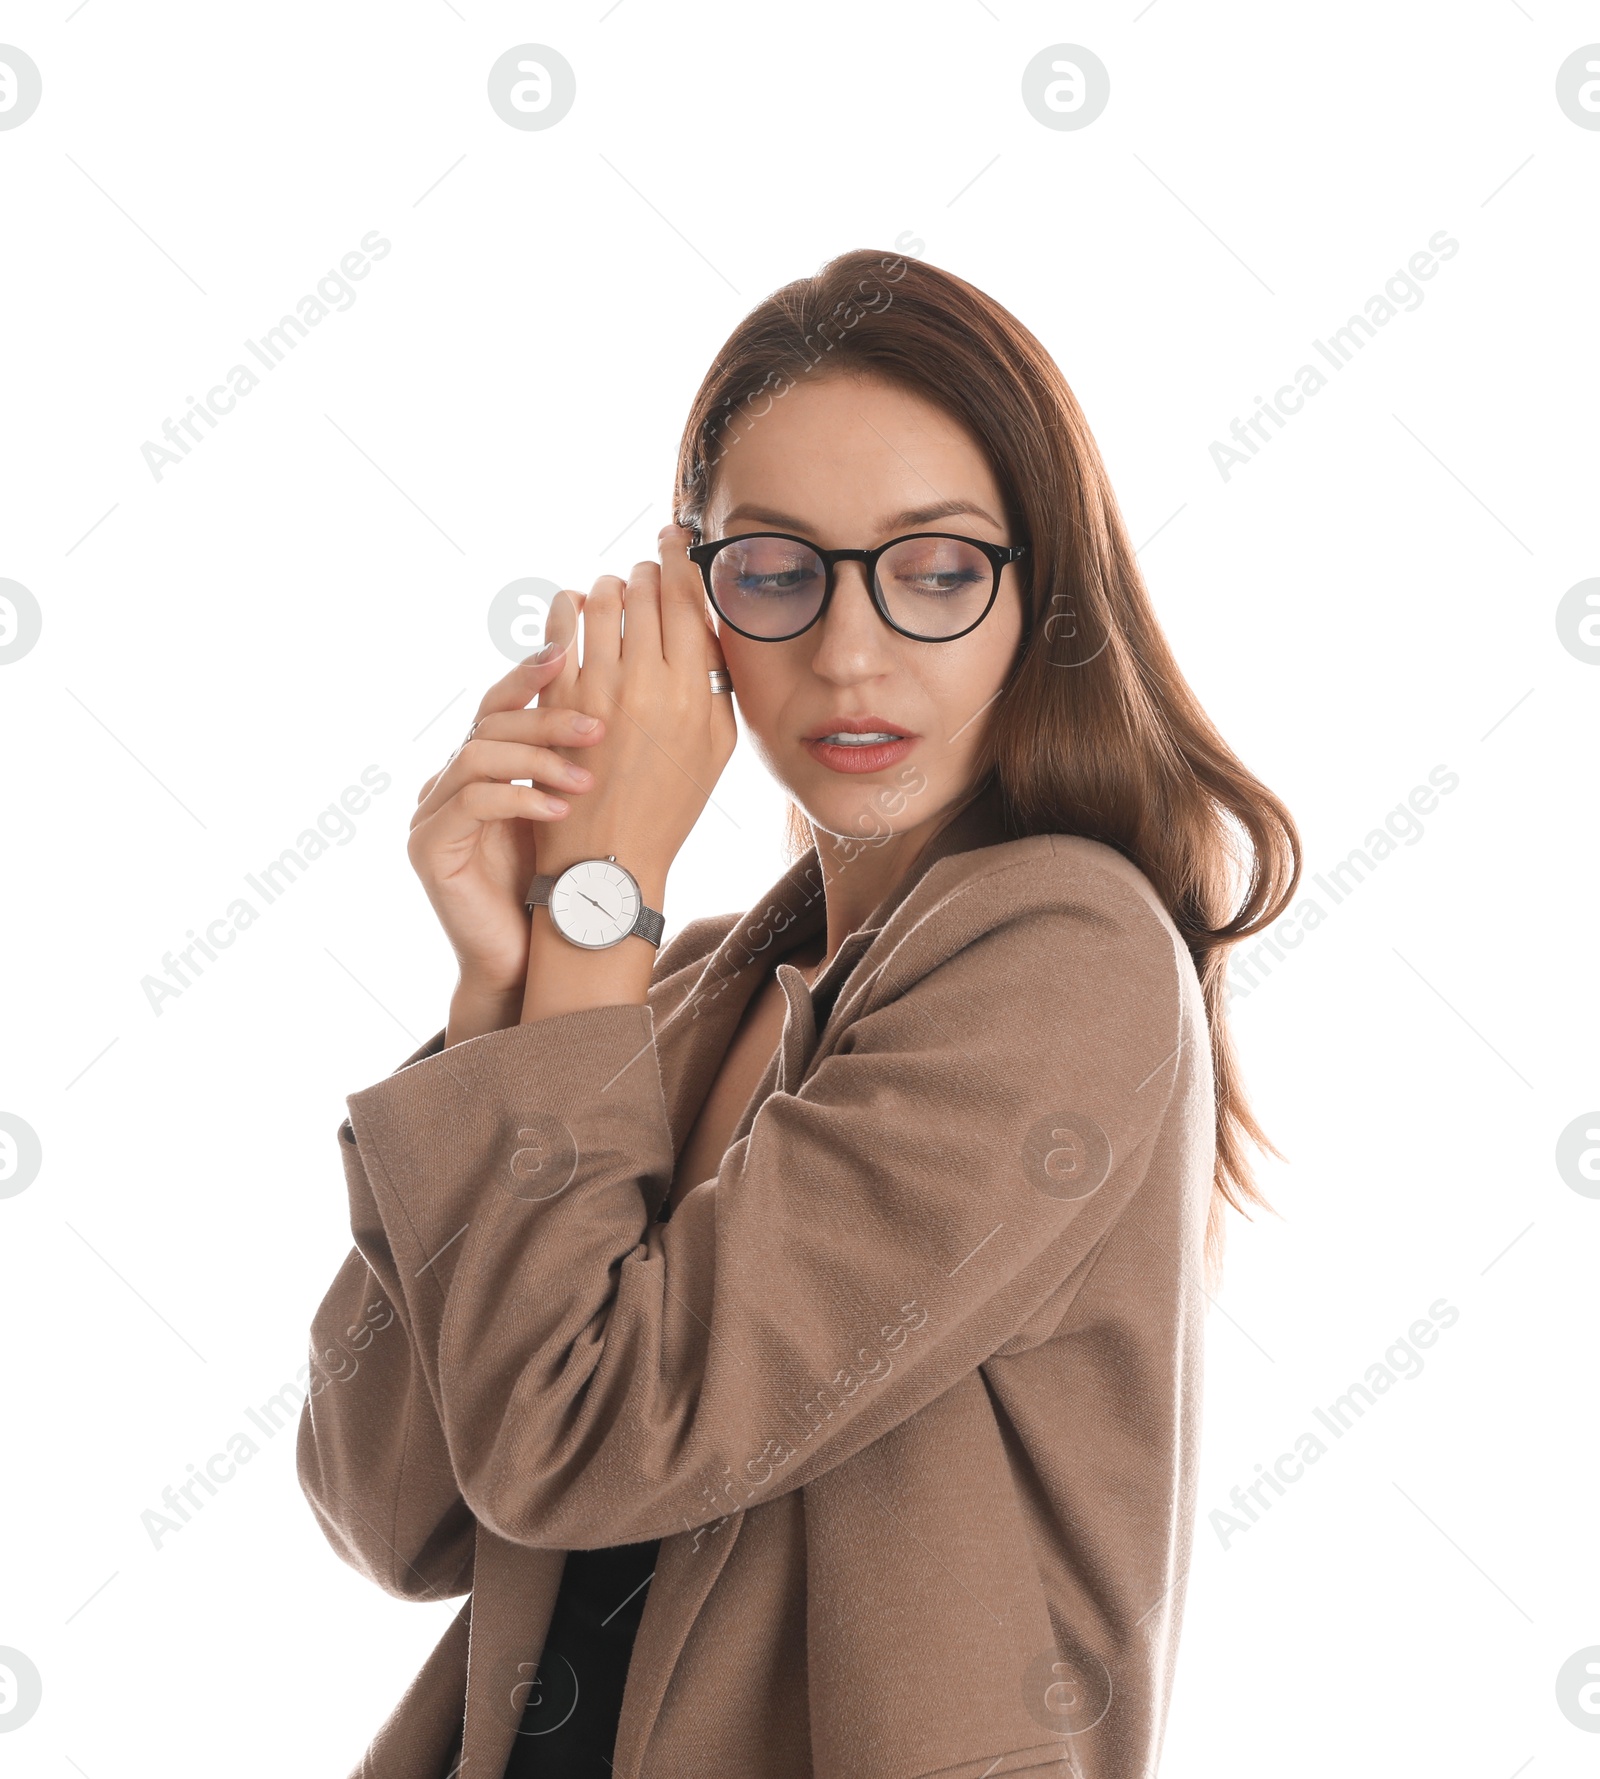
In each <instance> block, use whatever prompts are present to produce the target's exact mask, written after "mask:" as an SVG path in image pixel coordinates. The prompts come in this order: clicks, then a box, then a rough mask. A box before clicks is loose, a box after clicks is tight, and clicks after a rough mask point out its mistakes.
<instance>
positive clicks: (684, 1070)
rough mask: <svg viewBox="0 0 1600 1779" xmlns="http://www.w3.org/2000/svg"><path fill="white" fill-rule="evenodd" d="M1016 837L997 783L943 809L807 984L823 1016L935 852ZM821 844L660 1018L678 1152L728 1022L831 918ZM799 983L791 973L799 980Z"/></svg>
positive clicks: (729, 1031)
mask: <svg viewBox="0 0 1600 1779" xmlns="http://www.w3.org/2000/svg"><path fill="white" fill-rule="evenodd" d="M1010 838H1014V836H1013V835H1011V834H1010V833H1008V831H1007V830H1006V828H1005V826H1004V823H1003V821H1002V819H1001V817H1000V814H999V804H998V798H997V796H996V795H995V794H994V786H993V781H992V779H991V780H986V781H985V783H984V785H983V786H982V787H981V788H980V789H979V790H978V791H977V792H976V793H974V794H973V795H972V796H971V797H969V798H968V799H966V800H965V801H964V802H963V803H962V804H961V805H959V806H958V807H957V808H956V809H955V810H954V811H953V812H951V813H950V814H949V815H947V816H946V818H945V819H944V820H943V821H942V822H941V823H940V825H939V827H938V828H937V829H936V830H935V831H934V832H933V834H931V835H930V836H929V837H928V839H927V840H926V841H925V842H924V844H923V847H922V850H921V852H920V853H919V854H918V855H917V857H916V858H915V859H914V860H913V861H912V864H911V866H910V868H909V869H908V870H906V871H905V872H904V873H903V874H902V875H901V877H900V879H899V881H898V882H896V884H895V885H894V887H893V888H892V889H890V890H889V891H888V892H887V893H886V894H885V895H884V896H883V898H882V899H881V900H880V901H879V903H878V904H877V906H876V907H875V908H874V909H873V910H872V911H871V913H870V914H869V915H868V916H867V918H866V919H865V920H864V921H863V922H862V924H861V925H860V926H859V927H857V928H856V929H855V930H854V931H853V932H852V933H850V934H849V935H848V936H847V937H846V938H845V940H844V942H843V944H842V945H841V946H840V947H839V950H838V951H837V953H836V954H835V955H834V957H833V958H832V959H831V960H830V961H829V964H828V966H827V968H826V969H825V970H824V971H823V972H822V974H821V975H820V976H819V977H818V978H817V979H816V981H815V982H813V983H812V984H811V993H810V996H809V997H808V998H809V999H810V1000H811V1001H812V1002H813V1003H814V1007H815V1010H816V1013H817V1015H818V1016H819V1019H820V1020H821V1021H826V1018H827V1015H828V1012H829V1011H830V1010H831V1009H832V1007H833V1004H834V1001H835V999H836V998H837V995H838V991H839V989H840V988H841V987H842V985H843V984H844V982H845V980H846V978H847V977H848V976H849V975H850V972H851V971H852V970H853V969H854V968H855V966H856V964H857V963H859V962H860V960H861V957H862V955H863V954H864V953H865V952H866V951H867V950H868V949H869V947H870V946H871V945H872V942H873V940H874V939H876V938H877V936H878V934H879V933H880V932H881V931H882V930H883V928H884V927H885V926H886V925H887V924H888V922H889V920H890V918H891V916H892V915H893V914H894V911H895V909H896V908H898V907H899V906H900V904H901V903H902V902H903V901H904V900H905V898H906V897H907V896H908V895H909V894H910V893H911V890H912V889H913V888H914V887H915V885H916V884H917V882H918V881H919V880H920V879H921V878H922V876H923V874H924V873H925V872H927V871H928V870H930V869H931V868H932V867H933V866H934V865H936V864H937V863H938V862H939V861H940V860H941V859H945V858H949V857H950V856H951V855H952V854H954V853H959V852H968V851H971V850H973V849H975V848H977V847H982V846H992V845H995V844H998V843H999V842H1001V841H1004V840H1007V839H1010ZM827 915H828V909H827V899H826V895H825V891H824V885H823V878H822V869H821V865H820V862H819V858H818V849H817V847H816V845H815V844H814V843H813V844H812V845H811V846H809V847H807V849H806V850H805V852H803V853H802V854H801V855H800V857H799V858H797V859H795V860H794V862H793V863H792V864H790V865H789V866H787V867H786V868H785V869H784V870H783V871H782V872H781V873H780V874H779V876H778V877H777V878H776V879H775V880H774V882H773V883H772V884H771V885H770V886H769V887H768V889H767V890H766V892H765V893H764V894H763V895H761V896H760V897H759V898H758V899H757V900H756V901H755V903H754V904H753V905H752V906H751V907H750V909H749V910H748V911H747V912H746V913H745V914H743V915H741V916H740V918H739V919H738V920H736V921H735V922H734V924H733V926H732V927H731V928H730V929H729V931H728V933H727V934H726V936H725V937H724V938H723V940H722V942H721V943H720V944H719V945H718V946H717V947H716V949H715V950H714V951H713V952H712V953H711V955H710V956H709V957H708V958H707V959H706V961H705V963H704V965H703V966H702V967H701V971H700V974H699V976H698V978H697V979H696V981H695V985H694V987H693V988H692V989H691V990H690V991H689V993H688V995H687V996H686V997H685V999H684V1000H683V1001H682V1002H681V1003H680V1004H679V1005H678V1006H677V1007H676V1008H674V1010H673V1011H672V1013H670V1014H669V1015H667V1016H666V1017H665V1018H664V1019H663V1020H662V1021H661V1022H660V1023H659V1025H658V1028H657V1035H658V1037H659V1038H660V1039H662V1040H663V1041H662V1043H661V1045H660V1046H659V1056H660V1061H661V1069H662V1075H663V1085H664V1087H665V1089H666V1096H667V1110H668V1118H669V1123H670V1125H671V1128H672V1137H673V1146H674V1148H675V1149H677V1150H681V1148H682V1146H683V1144H684V1143H685V1141H687V1138H688V1134H689V1126H690V1125H691V1124H692V1122H693V1121H694V1119H695V1117H696V1116H697V1115H698V1113H699V1110H700V1106H701V1104H702V1103H703V1101H704V1099H705V1096H706V1093H707V1091H708V1087H709V1084H710V1081H711V1079H712V1077H713V1076H714V1075H715V1073H716V1070H717V1068H718V1066H719V1065H720V1063H721V1060H722V1057H723V1055H724V1054H725V1052H726V1050H727V1046H728V1044H729V1042H730V1041H731V1039H732V1036H733V1032H734V1028H735V1027H736V1026H737V1024H738V1022H739V1018H740V1016H741V1014H742V1013H743V1012H744V1009H745V1007H746V1006H747V1004H748V1003H749V1001H750V998H751V996H752V995H753V994H754V993H755V990H756V988H757V986H758V985H759V984H760V983H761V981H762V980H763V979H764V977H765V975H766V973H767V971H768V970H769V969H770V968H771V967H772V960H773V958H774V956H779V957H781V956H782V955H783V953H785V952H787V951H791V950H793V949H794V947H795V946H796V945H798V944H800V943H802V942H803V941H804V940H806V939H808V938H810V937H812V936H813V935H814V934H816V933H818V932H820V931H822V930H823V929H824V928H825V927H826V925H827ZM798 980H799V978H798V976H797V981H798Z"/></svg>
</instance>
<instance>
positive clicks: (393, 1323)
mask: <svg viewBox="0 0 1600 1779" xmlns="http://www.w3.org/2000/svg"><path fill="white" fill-rule="evenodd" d="M733 918H735V917H731V916H727V915H721V916H711V917H703V918H701V919H699V920H694V921H690V922H689V923H688V924H687V925H686V926H685V927H684V928H683V929H682V930H681V931H680V932H679V933H677V934H676V935H675V936H674V938H673V939H672V940H671V941H670V942H669V944H668V945H667V946H666V947H665V948H664V949H663V950H662V952H661V954H660V956H659V957H658V958H657V959H656V971H655V975H656V977H657V979H658V980H660V981H662V982H670V981H671V980H672V978H673V977H674V976H676V975H678V974H679V973H680V972H681V971H682V970H684V969H685V967H686V966H688V965H690V964H691V963H692V961H693V960H694V959H695V958H697V957H698V956H700V955H701V954H702V953H703V952H704V951H706V950H709V949H710V948H711V947H712V946H713V945H714V943H715V941H716V940H718V939H720V938H721V937H722V935H723V934H724V933H725V932H726V931H727V929H728V927H729V925H730V924H731V921H732V919H733ZM443 1048H444V1032H443V1031H438V1032H435V1033H434V1035H433V1036H432V1037H431V1038H430V1039H429V1040H428V1042H427V1043H426V1044H423V1045H421V1046H420V1047H419V1048H418V1049H416V1050H414V1051H413V1052H412V1053H411V1055H410V1056H408V1057H407V1058H406V1060H405V1061H404V1062H403V1063H401V1064H400V1066H399V1068H398V1069H397V1070H396V1071H395V1073H396V1075H397V1076H398V1075H399V1074H401V1073H403V1072H404V1071H405V1070H407V1069H409V1068H411V1067H412V1066H413V1065H415V1064H416V1063H418V1062H420V1061H421V1059H422V1058H424V1057H430V1056H438V1055H439V1053H440V1052H441V1051H442V1050H443ZM339 1138H340V1143H339V1152H340V1155H341V1157H342V1158H343V1162H344V1174H345V1189H346V1193H347V1196H348V1199H349V1206H350V1229H351V1234H352V1235H353V1237H354V1239H355V1245H354V1246H353V1247H352V1248H351V1249H350V1251H349V1253H348V1254H347V1255H346V1256H345V1258H344V1261H343V1264H342V1265H341V1266H340V1267H339V1270H338V1272H337V1273H336V1274H335V1276H334V1280H333V1283H332V1284H331V1285H330V1286H329V1288H328V1291H327V1294H326V1295H325V1296H324V1298H323V1300H322V1302H321V1304H320V1305H319V1307H318V1309H317V1311H316V1314H315V1316H314V1317H313V1318H312V1323H311V1351H310V1357H309V1363H308V1364H307V1365H306V1366H305V1367H304V1368H303V1369H304V1370H305V1371H306V1372H307V1374H308V1382H307V1393H306V1399H305V1401H304V1403H302V1405H301V1410H300V1426H299V1432H298V1438H297V1449H296V1464H297V1470H298V1474H299V1479H300V1487H301V1490H302V1492H303V1493H304V1495H305V1497H306V1499H307V1501H308V1502H309V1504H310V1506H311V1510H312V1512H313V1514H314V1515H315V1516H316V1519H317V1522H318V1524H319V1525H320V1526H321V1527H322V1530H323V1533H324V1535H325V1536H326V1537H327V1540H328V1542H329V1544H331V1545H332V1547H333V1548H334V1550H335V1551H336V1552H337V1553H338V1554H339V1555H340V1556H341V1557H342V1558H343V1559H344V1560H345V1562H347V1563H349V1564H350V1566H351V1567H352V1568H353V1569H355V1570H357V1571H358V1572H359V1573H361V1574H362V1575H365V1576H366V1577H367V1578H368V1580H370V1581H373V1582H375V1583H376V1584H377V1585H378V1586H379V1587H381V1588H382V1589H383V1590H384V1591H385V1592H386V1593H390V1594H393V1595H395V1596H396V1597H398V1598H400V1599H405V1600H443V1599H449V1598H451V1597H453V1596H455V1595H458V1594H464V1593H467V1592H468V1591H469V1590H470V1589H471V1587H472V1579H473V1577H472V1570H473V1557H474V1553H475V1548H476V1535H477V1521H476V1518H475V1517H474V1515H473V1512H472V1509H471V1508H470V1507H469V1506H468V1505H467V1503H466V1501H465V1500H464V1499H463V1497H462V1494H461V1491H460V1489H459V1488H458V1487H457V1484H456V1478H455V1472H454V1469H453V1466H452V1461H451V1454H450V1449H449V1446H448V1445H447V1443H446V1441H445V1437H444V1431H443V1427H442V1425H441V1423H440V1415H439V1404H438V1401H437V1398H436V1397H435V1395H434V1393H433V1383H432V1381H431V1380H430V1376H429V1372H428V1369H427V1368H426V1367H425V1366H423V1365H422V1364H421V1363H420V1362H419V1350H418V1345H417V1340H416V1329H415V1328H414V1326H413V1324H412V1321H411V1312H410V1306H409V1303H408V1300H407V1296H406V1293H405V1291H404V1290H403V1289H402V1288H401V1283H400V1274H399V1271H398V1267H397V1262H396V1259H395V1254H394V1250H393V1249H392V1247H391V1246H390V1242H389V1237H388V1234H387V1232H386V1230H385V1228H384V1224H383V1219H382V1218H381V1217H380V1215H379V1214H378V1207H377V1203H376V1201H375V1200H374V1198H373V1195H372V1188H371V1186H370V1184H369V1183H368V1179H367V1172H366V1169H365V1167H364V1166H363V1164H362V1162H361V1159H360V1157H359V1155H358V1153H357V1150H356V1146H355V1141H356V1140H355V1133H354V1131H353V1130H352V1129H351V1126H350V1123H349V1121H348V1120H347V1121H346V1122H345V1123H344V1124H343V1125H341V1126H340V1130H339Z"/></svg>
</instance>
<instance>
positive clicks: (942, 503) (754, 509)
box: [723, 500, 1005, 536]
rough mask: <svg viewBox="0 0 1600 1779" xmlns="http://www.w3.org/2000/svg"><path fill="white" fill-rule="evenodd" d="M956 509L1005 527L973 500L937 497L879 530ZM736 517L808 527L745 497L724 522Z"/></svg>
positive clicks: (924, 521) (945, 516)
mask: <svg viewBox="0 0 1600 1779" xmlns="http://www.w3.org/2000/svg"><path fill="white" fill-rule="evenodd" d="M955 513H971V514H973V515H974V516H975V517H976V518H979V519H986V520H988V522H989V523H990V524H991V525H992V526H994V528H995V530H996V531H1004V530H1005V527H1004V526H1003V525H1002V524H1001V523H1000V521H999V520H998V519H996V518H995V517H994V515H993V514H992V513H990V512H987V511H985V509H984V508H983V507H980V506H976V505H974V503H973V502H972V501H970V500H937V501H935V502H934V503H933V504H932V505H931V506H925V507H908V508H907V509H906V510H905V512H903V513H895V514H893V515H891V516H890V517H889V518H886V519H884V520H882V521H881V522H880V523H879V525H878V531H879V532H880V533H881V534H882V535H884V536H889V535H891V534H892V533H894V532H896V531H899V530H901V529H902V528H904V527H906V526H917V525H931V524H932V523H933V521H934V520H935V519H948V518H950V517H951V515H952V514H955ZM736 518H745V519H755V520H757V521H759V522H760V523H761V524H763V525H779V526H782V527H783V529H784V530H785V531H799V532H806V531H808V530H809V527H808V526H807V524H806V521H805V520H804V519H797V518H795V516H794V514H793V513H781V512H779V511H778V510H777V508H776V507H764V506H760V505H758V504H756V503H754V502H752V501H748V500H742V501H740V503H739V504H738V506H736V507H734V508H733V509H732V510H731V511H730V512H729V513H728V515H727V516H726V518H725V519H724V520H723V524H724V525H731V524H732V523H733V522H734V520H735V519H736Z"/></svg>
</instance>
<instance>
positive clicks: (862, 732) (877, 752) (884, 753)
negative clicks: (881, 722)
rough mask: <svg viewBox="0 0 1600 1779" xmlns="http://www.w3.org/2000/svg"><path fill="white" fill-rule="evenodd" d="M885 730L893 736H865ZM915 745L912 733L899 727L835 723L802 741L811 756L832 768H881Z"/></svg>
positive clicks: (850, 770)
mask: <svg viewBox="0 0 1600 1779" xmlns="http://www.w3.org/2000/svg"><path fill="white" fill-rule="evenodd" d="M884 734H888V735H890V736H891V737H892V739H890V740H888V741H884V740H868V739H866V737H868V736H869V735H876V736H881V735H884ZM828 735H859V736H861V737H862V739H861V740H859V741H830V740H828V739H827V736H828ZM916 745H917V737H916V736H915V735H906V734H903V733H902V732H900V730H899V729H898V728H887V729H884V728H872V729H853V728H850V727H848V726H847V725H843V724H838V725H835V727H834V728H832V729H830V730H828V731H827V732H826V734H824V735H819V736H807V737H806V738H805V740H804V741H802V742H801V746H802V747H804V749H805V750H806V752H807V753H808V754H810V756H811V757H812V759H813V760H816V761H818V762H819V763H820V764H821V765H823V766H826V767H828V768H829V770H830V771H833V772H844V773H855V772H881V771H882V770H883V769H884V768H885V767H886V766H893V765H896V764H898V763H899V762H900V761H901V760H903V759H904V758H905V757H906V755H907V754H909V753H910V752H911V750H912V749H913V748H914V747H915V746H916Z"/></svg>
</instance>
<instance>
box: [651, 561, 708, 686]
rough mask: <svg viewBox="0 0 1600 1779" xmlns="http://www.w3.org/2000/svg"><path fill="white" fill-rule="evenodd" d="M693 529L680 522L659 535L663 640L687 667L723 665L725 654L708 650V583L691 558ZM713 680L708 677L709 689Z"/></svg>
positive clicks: (666, 648) (674, 660)
mask: <svg viewBox="0 0 1600 1779" xmlns="http://www.w3.org/2000/svg"><path fill="white" fill-rule="evenodd" d="M689 542H690V533H689V532H688V531H687V530H685V528H684V527H683V526H681V525H668V526H664V527H663V528H662V531H661V535H660V536H659V537H658V538H657V539H656V546H657V548H658V549H659V550H660V552H661V571H660V572H661V644H662V650H663V652H664V654H665V655H666V658H667V660H668V661H669V662H670V663H671V664H672V665H673V666H674V667H678V666H682V667H684V668H685V669H687V668H691V667H694V668H702V667H703V668H706V669H708V670H709V669H710V668H712V667H720V666H721V664H722V656H721V653H720V651H719V652H717V653H716V654H712V653H710V652H708V650H707V647H706V636H707V634H708V633H709V634H710V635H711V639H712V642H713V644H714V643H715V641H716V635H715V632H714V631H711V626H710V620H709V618H708V616H707V613H706V585H705V582H704V581H703V580H702V579H701V577H700V570H699V569H698V568H697V567H696V566H695V565H694V563H693V562H692V561H690V559H689ZM710 685H711V682H710V680H709V679H708V680H707V681H706V687H707V690H708V691H709V690H710Z"/></svg>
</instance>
